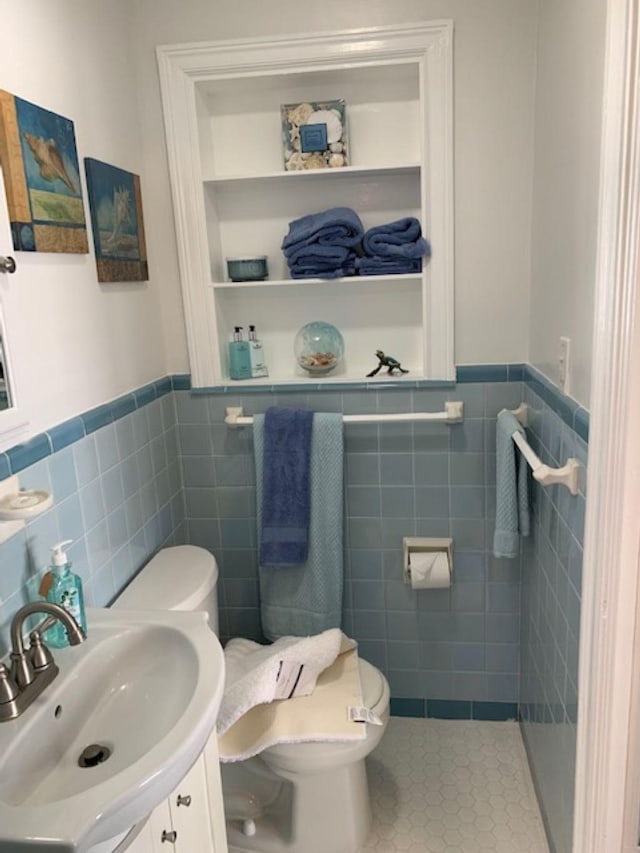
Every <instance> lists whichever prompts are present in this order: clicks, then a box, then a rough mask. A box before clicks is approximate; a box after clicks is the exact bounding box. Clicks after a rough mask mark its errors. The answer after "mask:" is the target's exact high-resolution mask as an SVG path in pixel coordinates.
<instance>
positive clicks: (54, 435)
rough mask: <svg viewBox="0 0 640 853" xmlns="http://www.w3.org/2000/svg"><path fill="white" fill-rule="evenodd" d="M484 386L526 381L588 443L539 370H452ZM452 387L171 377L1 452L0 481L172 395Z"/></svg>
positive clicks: (581, 415) (580, 413) (583, 421)
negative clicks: (195, 381) (202, 382)
mask: <svg viewBox="0 0 640 853" xmlns="http://www.w3.org/2000/svg"><path fill="white" fill-rule="evenodd" d="M483 382H525V383H526V384H527V385H529V386H530V387H531V388H532V390H533V391H535V393H536V394H538V396H539V397H540V398H541V399H542V400H543V401H544V402H545V403H546V404H547V405H548V406H550V408H551V409H552V410H553V411H554V412H556V413H557V414H558V416H559V417H560V418H561V419H562V421H563V422H564V423H565V424H567V426H569V427H571V429H573V430H574V431H575V432H576V433H577V434H578V435H579V436H580V438H582V439H584V441H588V440H589V412H588V411H587V410H586V409H585V408H584V407H582V406H580V404H579V403H577V402H576V401H575V400H573V399H572V398H571V397H568V396H567V395H566V394H563V393H562V392H561V391H560V390H559V389H558V388H557V387H556V386H555V385H553V384H552V383H551V382H550V381H549V379H547V378H546V377H545V376H544V375H543V374H542V373H540V371H539V370H537V369H536V368H535V367H532V366H531V365H529V364H471V365H460V366H459V367H457V368H456V383H457V384H459V385H462V384H473V383H483ZM456 383H454V382H439V381H433V380H430V379H417V380H415V381H410V382H406V381H402V382H395V381H393V380H392V381H390V382H349V383H340V382H331V383H323V384H321V385H320V384H317V383H315V384H314V383H312V384H307V383H300V384H299V383H294V384H288V385H283V384H274V385H243V384H242V383H239V384H234V385H223V386H220V387H216V388H195V389H192V388H191V376H190V374H188V373H176V374H172V375H169V376H165V377H163V378H162V379H158V380H156V381H155V382H149V383H148V384H147V385H143V386H141V387H140V388H137V389H135V390H134V391H131V392H129V393H128V394H123V395H121V396H120V397H116V398H115V399H114V400H111V401H110V402H108V403H103V404H101V405H99V406H96V407H95V408H93V409H89V410H88V411H86V412H83V413H82V414H80V415H76V416H75V417H73V418H70V419H69V420H67V421H64V422H63V423H61V424H56V425H55V426H53V427H51V428H50V429H48V430H46V431H45V432H42V433H39V434H38V435H35V436H33V438H31V439H29V440H28V441H26V442H24V443H23V444H16V445H14V446H13V447H10V448H9V449H8V450H6V451H5V452H4V453H0V480H4V479H6V478H7V477H10V476H11V475H12V474H17V473H19V472H20V471H22V470H23V469H24V468H28V467H29V466H30V465H33V464H34V463H35V462H38V461H40V460H41V459H44V458H46V457H47V456H51V455H52V454H53V453H56V452H57V451H58V450H62V449H63V448H65V447H68V446H69V445H70V444H74V443H75V442H76V441H80V439H82V438H84V437H85V436H87V435H91V433H92V432H95V431H96V430H98V429H101V428H102V427H104V426H107V425H108V424H111V423H115V422H116V421H118V420H119V419H120V418H123V417H125V415H128V414H130V413H131V412H134V411H136V409H141V408H143V407H144V406H146V405H148V404H149V403H151V402H153V401H154V400H157V399H159V398H160V397H164V396H165V394H169V393H170V392H171V391H193V394H194V395H214V396H220V395H225V394H231V393H234V394H257V393H260V394H265V393H269V392H274V391H280V392H281V393H282V392H287V391H290V392H291V393H297V392H300V391H306V392H322V391H331V392H333V393H335V392H336V391H342V392H348V391H363V390H371V391H391V390H393V391H399V390H402V391H415V390H417V389H421V388H453V387H454V385H455V384H456Z"/></svg>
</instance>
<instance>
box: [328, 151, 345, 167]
mask: <svg viewBox="0 0 640 853" xmlns="http://www.w3.org/2000/svg"><path fill="white" fill-rule="evenodd" d="M329 165H330V166H331V167H333V168H337V167H338V166H344V165H345V160H344V154H332V155H331V157H329Z"/></svg>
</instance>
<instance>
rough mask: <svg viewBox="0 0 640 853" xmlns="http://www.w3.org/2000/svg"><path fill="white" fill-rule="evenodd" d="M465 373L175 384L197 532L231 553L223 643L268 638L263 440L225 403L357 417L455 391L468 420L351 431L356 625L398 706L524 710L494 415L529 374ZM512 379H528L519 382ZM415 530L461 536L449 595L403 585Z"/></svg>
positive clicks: (514, 578)
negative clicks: (262, 612) (261, 502)
mask: <svg viewBox="0 0 640 853" xmlns="http://www.w3.org/2000/svg"><path fill="white" fill-rule="evenodd" d="M466 370H467V372H468V373H469V376H464V377H463V378H464V379H465V381H464V382H460V383H459V384H457V385H454V384H450V385H449V386H447V387H443V385H442V383H438V384H437V385H436V386H434V385H432V384H429V383H427V384H425V385H423V386H421V387H412V388H409V389H407V388H406V386H403V387H401V388H384V389H382V390H381V389H380V387H379V386H380V383H377V386H378V389H377V390H376V389H374V388H367V389H363V388H362V387H360V388H358V389H353V390H351V389H348V390H344V389H341V388H340V387H339V386H338V387H332V388H330V389H329V390H324V391H316V390H314V391H313V392H312V393H304V391H305V389H306V388H307V386H302V390H298V389H296V390H295V391H291V390H283V389H282V388H278V389H275V390H274V391H273V392H269V391H267V392H265V391H264V390H263V391H261V392H258V391H256V390H255V389H254V390H252V392H251V393H246V394H245V393H237V392H236V393H229V392H227V393H215V394H204V393H196V394H194V393H191V392H189V391H188V390H184V391H176V393H175V396H176V408H177V420H178V444H179V454H180V465H181V469H182V476H183V481H184V486H185V507H186V524H187V537H188V541H189V542H191V543H192V544H196V545H201V546H203V547H205V548H209V549H210V550H211V551H212V552H213V553H215V555H216V557H217V559H218V563H219V565H220V572H221V584H220V588H219V597H220V605H221V612H220V624H221V633H222V635H223V638H226V637H230V636H233V635H237V634H243V635H244V636H250V637H254V638H257V639H260V636H261V635H260V619H259V606H258V584H257V562H256V521H255V494H254V482H255V480H254V462H253V444H252V434H251V429H250V428H244V429H235V430H234V429H229V428H228V427H227V426H225V425H224V423H223V419H224V416H225V408H226V407H227V406H230V405H241V406H244V409H245V413H246V414H254V413H257V412H263V411H264V410H265V409H266V408H267V407H268V406H270V405H274V404H277V405H296V406H307V407H310V408H313V409H315V410H317V411H341V412H344V413H362V412H401V411H407V410H414V411H432V410H434V411H435V410H440V409H442V406H443V402H444V401H445V400H446V399H451V400H454V399H455V400H457V399H461V400H463V401H464V403H465V420H464V423H462V424H456V425H453V426H447V425H446V424H438V423H433V424H429V423H422V424H419V423H418V424H397V423H396V424H394V423H389V424H363V425H358V424H346V425H345V471H346V476H345V507H346V518H345V530H346V553H345V573H346V584H345V597H344V614H343V615H344V619H343V626H344V629H345V630H346V631H347V633H349V634H351V635H353V636H355V637H356V639H357V640H358V641H359V642H360V648H361V651H362V654H363V655H364V656H365V657H367V658H368V659H369V660H371V661H372V662H373V663H375V664H376V665H377V666H379V667H380V668H381V669H382V670H383V671H384V672H385V674H386V675H387V677H388V679H389V682H390V685H391V692H392V695H393V697H394V700H398V701H400V700H410V701H409V702H408V705H407V703H405V705H404V706H403V707H409V706H411V707H413V708H422V711H423V713H426V712H427V710H428V709H427V706H426V705H425V702H426V701H433V700H442V701H447V702H450V703H462V705H464V709H465V710H464V714H465V715H466V717H468V718H470V717H471V716H472V704H471V703H472V702H473V703H476V710H477V707H480V706H481V705H482V703H504V718H509V717H511V718H513V717H514V716H515V712H514V710H513V708H514V704H515V703H516V702H517V701H518V687H519V661H518V652H519V628H520V626H519V609H520V560H519V559H516V560H511V561H509V560H495V559H494V558H493V557H492V556H491V553H490V544H491V537H492V534H493V518H494V514H495V472H494V469H495V438H494V428H495V416H496V414H497V412H498V411H499V410H500V409H501V408H503V407H504V406H507V407H511V408H515V407H516V406H517V405H519V403H520V402H521V401H522V395H523V387H524V386H523V382H522V379H523V368H522V366H521V365H516V366H515V367H513V368H512V367H506V366H498V367H496V366H491V367H489V368H480V369H471V368H467V369H466ZM510 375H514V376H516V377H517V378H516V379H514V380H513V381H509V376H510ZM494 378H495V379H496V381H493V379H494ZM487 379H490V380H492V381H487ZM233 390H234V391H235V389H233ZM403 536H453V538H454V543H455V545H454V563H455V573H456V575H455V577H456V582H455V584H454V586H453V587H452V588H451V589H450V590H434V591H418V592H415V591H411V590H409V589H408V588H407V587H406V586H405V585H404V583H403V581H402V537H403ZM477 703H480V705H478V704H477ZM401 705H402V703H401ZM467 706H468V708H467ZM434 707H436V706H434ZM488 707H490V708H491V710H490V712H487V713H491V714H493V715H495V714H496V713H497V711H496V708H495V707H494V705H489V706H488ZM467 711H468V713H467Z"/></svg>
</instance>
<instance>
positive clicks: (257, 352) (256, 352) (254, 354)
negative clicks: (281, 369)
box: [249, 326, 269, 379]
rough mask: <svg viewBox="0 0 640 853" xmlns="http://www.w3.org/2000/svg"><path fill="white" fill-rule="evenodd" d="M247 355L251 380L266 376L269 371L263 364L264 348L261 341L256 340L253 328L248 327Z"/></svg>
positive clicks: (254, 328) (256, 335)
mask: <svg viewBox="0 0 640 853" xmlns="http://www.w3.org/2000/svg"><path fill="white" fill-rule="evenodd" d="M249 355H250V357H251V378H252V379H259V378H260V377H261V376H268V375H269V370H268V368H267V365H266V364H265V363H264V347H263V346H262V341H259V340H258V334H257V332H256V327H255V326H249Z"/></svg>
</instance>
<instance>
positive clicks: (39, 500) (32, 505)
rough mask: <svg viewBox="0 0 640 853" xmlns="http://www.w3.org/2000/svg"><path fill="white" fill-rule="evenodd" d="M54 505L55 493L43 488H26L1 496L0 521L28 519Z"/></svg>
mask: <svg viewBox="0 0 640 853" xmlns="http://www.w3.org/2000/svg"><path fill="white" fill-rule="evenodd" d="M52 506H53V495H52V494H51V493H50V492H45V491H44V490H43V489H25V490H24V491H20V492H17V493H14V494H9V495H5V496H4V497H3V498H0V521H27V520H28V519H30V518H34V517H35V516H36V515H40V513H41V512H45V511H46V510H48V509H49V508H50V507H52Z"/></svg>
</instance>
